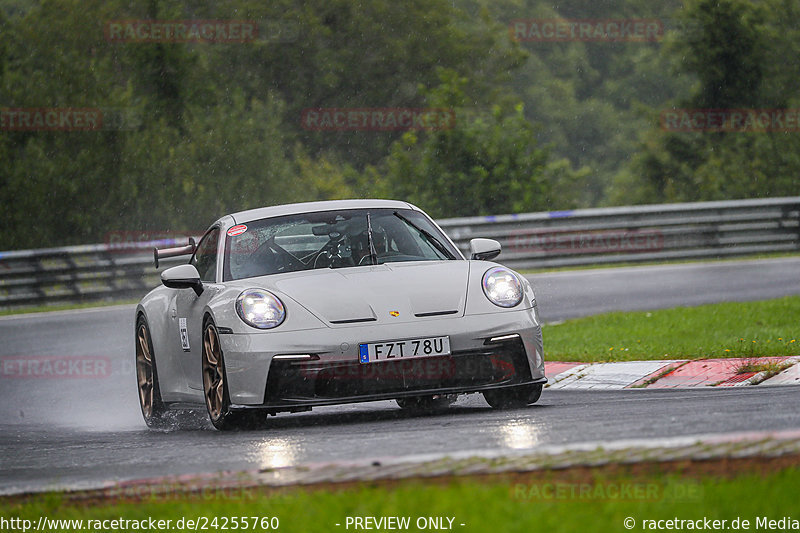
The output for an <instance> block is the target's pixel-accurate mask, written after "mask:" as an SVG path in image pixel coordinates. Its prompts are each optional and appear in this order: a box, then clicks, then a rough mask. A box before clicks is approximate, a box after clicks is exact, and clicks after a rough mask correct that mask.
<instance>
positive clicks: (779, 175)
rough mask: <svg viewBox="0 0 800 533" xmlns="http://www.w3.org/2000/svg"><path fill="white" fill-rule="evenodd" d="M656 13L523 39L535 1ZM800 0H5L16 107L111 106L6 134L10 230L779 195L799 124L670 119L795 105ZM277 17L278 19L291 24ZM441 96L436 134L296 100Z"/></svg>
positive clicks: (341, 103)
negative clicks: (251, 25)
mask: <svg viewBox="0 0 800 533" xmlns="http://www.w3.org/2000/svg"><path fill="white" fill-rule="evenodd" d="M554 17H563V18H570V19H577V18H580V19H592V18H594V19H609V18H657V19H660V20H662V21H663V22H664V26H665V28H666V32H665V35H664V38H663V39H662V40H661V41H659V42H649V43H641V42H621V43H609V42H568V43H542V42H527V43H517V42H514V41H512V39H511V38H510V34H509V31H508V25H509V21H511V20H513V19H518V18H523V19H529V18H554ZM132 19H158V20H186V19H197V20H210V19H224V20H229V19H238V20H258V21H263V22H268V23H270V24H272V27H275V28H279V29H280V28H284V34H283V36H282V37H281V38H277V39H269V38H267V39H260V40H258V41H256V42H250V43H244V44H241V43H226V44H220V43H216V44H208V43H194V44H180V43H169V44H165V43H112V42H108V41H107V40H106V38H105V35H104V31H103V30H104V26H105V24H106V23H107V22H108V21H116V20H132ZM798 20H800V2H797V0H686V1H684V2H680V1H677V0H665V1H662V2H651V1H649V0H572V1H571V2H569V3H568V5H567V4H565V5H564V6H559V5H558V4H555V5H554V4H553V3H552V2H543V1H540V0H455V1H454V0H404V1H402V2H399V1H396V0H307V1H288V0H272V1H270V2H263V1H262V0H226V1H211V0H191V1H187V2H182V3H177V2H167V1H162V0H143V1H140V2H131V1H123V0H103V1H98V0H45V1H22V0H0V107H5V108H43V107H74V108H80V107H88V108H102V109H112V110H118V112H119V114H120V116H121V117H122V118H121V119H120V121H119V122H120V124H122V126H123V127H108V128H107V129H104V130H102V131H84V132H79V131H72V132H55V131H37V132H19V131H0V206H1V207H0V208H1V209H2V226H1V227H0V250H8V249H15V248H29V247H42V246H53V245H61V244H76V243H88V242H101V241H102V240H103V238H104V236H105V235H107V233H108V232H110V231H138V230H152V231H186V230H188V231H199V230H202V229H203V228H204V227H205V226H207V224H209V223H210V222H212V221H213V220H214V219H216V218H217V217H219V216H220V215H222V214H224V213H226V212H231V211H237V210H241V209H246V208H252V207H257V206H262V205H273V204H278V203H285V202H291V201H307V200H318V199H333V198H345V197H391V198H398V199H407V200H409V201H412V202H414V203H416V204H418V205H420V207H422V208H424V209H426V210H428V211H429V213H430V214H431V215H433V216H436V217H448V216H463V215H480V214H499V213H510V212H528V211H538V210H555V209H569V208H576V207H590V206H601V205H623V204H636V203H654V202H676V201H694V200H714V199H726V198H746V197H765V196H784V195H794V194H798V190H800V187H798V185H799V184H800V178H798V176H800V133H776V132H772V133H753V132H750V133H673V132H667V131H664V130H663V129H662V128H661V127H660V125H659V114H660V113H661V111H663V110H666V109H670V108H673V107H697V108H786V107H788V108H792V107H800V101H798V96H800V93H799V92H798V80H800V61H798V58H800V24H798ZM276 31H277V30H276ZM318 107H339V108H346V107H445V108H452V109H455V110H456V126H455V127H454V128H453V129H448V130H441V131H408V132H369V131H361V132H323V131H307V130H304V129H303V128H302V127H301V124H300V117H301V113H302V111H303V109H306V108H318Z"/></svg>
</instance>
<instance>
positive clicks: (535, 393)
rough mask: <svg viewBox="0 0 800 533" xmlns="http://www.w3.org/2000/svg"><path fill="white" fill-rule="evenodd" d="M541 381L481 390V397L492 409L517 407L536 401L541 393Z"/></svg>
mask: <svg viewBox="0 0 800 533" xmlns="http://www.w3.org/2000/svg"><path fill="white" fill-rule="evenodd" d="M543 387H544V385H542V384H541V383H539V384H536V385H525V386H522V387H509V388H506V389H492V390H487V391H483V398H484V399H485V400H486V403H488V404H489V405H490V406H491V407H492V408H494V409H518V408H520V407H525V406H527V405H530V404H532V403H536V402H537V401H538V400H539V398H540V397H541V395H542V388H543Z"/></svg>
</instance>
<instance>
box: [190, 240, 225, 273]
mask: <svg viewBox="0 0 800 533" xmlns="http://www.w3.org/2000/svg"><path fill="white" fill-rule="evenodd" d="M218 243H219V228H214V229H212V230H211V231H210V232H208V233H207V234H206V236H205V237H203V240H201V241H200V244H199V245H198V247H197V251H195V253H194V257H192V260H191V262H190V263H191V264H192V265H194V266H195V268H196V269H197V272H198V273H199V274H200V280H201V281H209V282H212V283H213V282H215V281H217V280H216V275H217V244H218Z"/></svg>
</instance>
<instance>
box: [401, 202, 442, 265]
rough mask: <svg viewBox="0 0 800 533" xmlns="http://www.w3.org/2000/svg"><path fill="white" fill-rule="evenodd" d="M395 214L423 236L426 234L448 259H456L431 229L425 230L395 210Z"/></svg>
mask: <svg viewBox="0 0 800 533" xmlns="http://www.w3.org/2000/svg"><path fill="white" fill-rule="evenodd" d="M393 214H394V216H396V217H397V218H399V219H400V220H402V221H403V222H405V223H406V224H408V225H409V226H411V227H412V228H414V229H415V230H417V231H418V232H420V234H422V236H424V237H425V238H426V239H427V240H428V242H429V243H430V244H432V245H433V247H434V248H436V249H437V250H439V251H440V252H441V253H442V254H444V256H445V257H446V258H447V259H455V256H454V255H453V253H452V252H451V251H450V250H448V249H447V247H446V246H445V245H444V244H442V243H441V242H439V240H438V239H437V238H436V237H434V236H433V234H431V233H430V232H429V231H425V230H424V229H422V228H420V227H419V226H417V225H416V224H414V223H413V222H411V221H410V220H408V219H407V218H406V217H404V216H403V215H401V214H400V213H398V212H397V211H395V212H394V213H393Z"/></svg>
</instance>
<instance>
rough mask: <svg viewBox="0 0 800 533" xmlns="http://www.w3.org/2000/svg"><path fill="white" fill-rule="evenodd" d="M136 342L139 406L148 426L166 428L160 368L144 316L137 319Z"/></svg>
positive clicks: (165, 410)
mask: <svg viewBox="0 0 800 533" xmlns="http://www.w3.org/2000/svg"><path fill="white" fill-rule="evenodd" d="M134 342H135V343H136V361H135V362H136V381H137V388H138V390H139V407H140V408H141V410H142V417H143V418H144V423H145V424H147V427H149V428H152V429H164V428H166V427H168V426H169V422H168V421H167V420H166V419H165V414H166V413H167V411H168V409H167V407H166V405H164V402H163V401H162V400H161V389H160V388H159V386H158V368H157V366H156V356H155V351H154V350H153V339H152V337H151V336H150V327H149V326H148V325H147V320H145V318H144V316H142V315H139V317H138V318H137V319H136V331H135V332H134Z"/></svg>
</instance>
